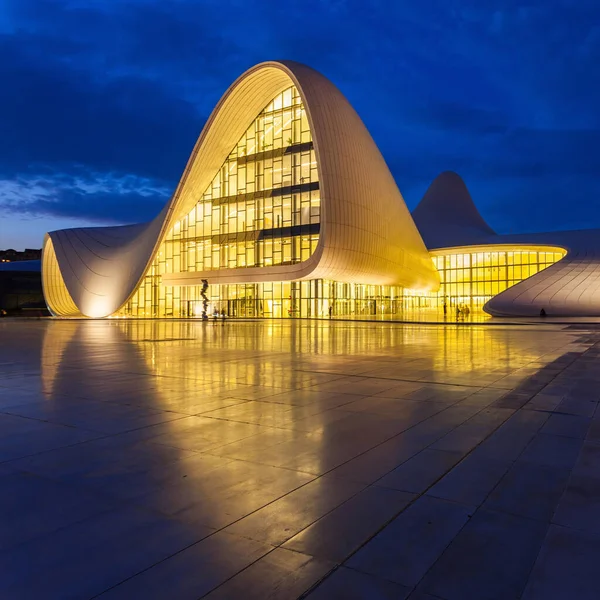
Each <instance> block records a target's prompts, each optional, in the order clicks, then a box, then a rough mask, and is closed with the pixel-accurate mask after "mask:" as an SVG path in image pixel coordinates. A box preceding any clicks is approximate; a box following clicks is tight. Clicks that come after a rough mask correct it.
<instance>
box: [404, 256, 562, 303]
mask: <svg viewBox="0 0 600 600" xmlns="http://www.w3.org/2000/svg"><path fill="white" fill-rule="evenodd" d="M566 253H567V252H566V250H564V249H563V248H558V247H555V246H509V247H502V246H467V247H463V248H450V249H445V250H436V251H432V252H431V256H432V258H433V262H434V264H435V266H436V268H437V270H438V273H439V274H440V280H441V285H440V289H439V291H438V292H437V293H436V294H422V293H420V292H411V291H409V290H407V291H406V292H405V295H406V297H407V301H406V302H405V307H406V308H436V309H440V308H442V307H443V305H444V302H445V303H446V305H447V307H460V306H468V307H469V309H470V310H472V311H473V310H476V311H477V310H481V309H482V308H483V306H484V305H485V304H486V303H487V302H488V301H489V300H491V299H492V298H493V297H494V296H497V295H498V294H500V293H502V292H503V291H504V290H507V289H508V288H510V287H512V286H513V285H516V284H518V283H520V282H521V281H523V280H525V279H528V278H529V277H532V276H533V275H535V274H536V273H539V272H540V271H543V270H544V269H547V268H548V267H550V266H551V265H553V264H554V263H556V262H558V261H559V260H561V259H562V258H563V257H564V256H565V255H566ZM410 297H412V298H413V300H412V301H411V300H408V298H410Z"/></svg>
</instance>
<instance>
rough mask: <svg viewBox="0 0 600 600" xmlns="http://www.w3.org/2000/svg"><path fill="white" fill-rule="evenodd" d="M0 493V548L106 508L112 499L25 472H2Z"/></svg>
mask: <svg viewBox="0 0 600 600" xmlns="http://www.w3.org/2000/svg"><path fill="white" fill-rule="evenodd" d="M0 481H1V482H2V493H1V494H0V514H1V515H2V519H1V524H0V550H5V549H7V548H11V547H13V546H16V545H18V544H21V543H23V542H26V541H29V540H32V539H35V538H36V537H39V536H41V535H45V534H48V533H50V532H53V531H56V530H58V529H60V528H62V527H65V526H67V525H70V524H71V523H75V522H77V521H80V520H83V519H85V518H87V517H90V516H92V515H94V514H99V513H101V512H104V511H107V510H109V509H111V508H113V507H114V506H115V505H116V501H115V500H114V499H112V498H110V497H108V496H106V495H104V494H101V493H97V492H93V491H91V490H88V489H86V488H84V487H81V486H76V485H70V484H66V483H62V482H58V481H53V480H51V479H47V478H43V477H39V476H36V475H31V474H28V473H11V474H7V475H4V476H3V477H2V478H1V479H0Z"/></svg>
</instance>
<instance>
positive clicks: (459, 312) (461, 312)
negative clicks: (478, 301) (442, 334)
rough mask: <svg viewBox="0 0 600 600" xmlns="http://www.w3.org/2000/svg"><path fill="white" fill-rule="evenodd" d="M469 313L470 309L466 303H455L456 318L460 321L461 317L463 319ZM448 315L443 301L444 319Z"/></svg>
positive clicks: (446, 306)
mask: <svg viewBox="0 0 600 600" xmlns="http://www.w3.org/2000/svg"><path fill="white" fill-rule="evenodd" d="M470 314H471V309H470V308H469V307H468V306H467V305H466V304H457V305H456V320H457V321H460V320H461V319H462V320H463V321H464V319H465V318H466V317H468V316H469V315H470ZM447 317H448V305H447V304H446V302H444V319H446V318H447Z"/></svg>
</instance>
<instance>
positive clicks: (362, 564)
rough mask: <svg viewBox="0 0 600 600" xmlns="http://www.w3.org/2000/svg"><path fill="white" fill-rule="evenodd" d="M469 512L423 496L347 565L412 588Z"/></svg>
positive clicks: (463, 522)
mask: <svg viewBox="0 0 600 600" xmlns="http://www.w3.org/2000/svg"><path fill="white" fill-rule="evenodd" d="M472 513H473V508H472V507H469V506H464V505H461V504H456V503H454V502H448V501H446V500H440V499H438V498H430V497H428V496H423V497H421V498H419V499H418V500H416V501H415V503H414V504H412V505H411V506H410V507H408V508H407V509H406V510H405V511H403V512H402V513H401V514H400V515H399V516H398V517H396V519H394V521H392V523H390V524H389V525H388V526H387V527H386V528H385V529H384V530H383V531H381V532H380V533H378V534H377V535H376V536H375V537H374V538H373V539H372V540H370V541H369V542H368V543H367V544H366V545H365V546H363V547H362V548H361V549H360V550H359V551H358V552H357V553H356V554H355V555H354V556H352V557H351V558H350V559H349V560H348V562H347V566H349V567H351V568H354V569H357V570H359V571H362V572H364V573H370V574H371V575H374V576H376V577H380V578H382V579H387V580H389V581H395V582H396V583H400V584H402V585H405V586H409V587H412V586H414V585H416V584H417V583H418V582H419V581H420V580H421V578H422V577H423V576H424V575H425V573H426V572H427V570H428V569H429V568H430V567H431V566H432V565H433V564H434V563H435V561H436V560H437V559H438V558H439V556H440V555H441V554H442V552H443V551H444V549H445V548H446V547H447V546H448V544H449V543H450V542H451V541H452V539H454V537H455V536H456V535H457V533H458V532H459V531H460V530H461V529H462V527H463V526H464V525H465V523H467V522H468V520H469V519H470V517H471V514H472Z"/></svg>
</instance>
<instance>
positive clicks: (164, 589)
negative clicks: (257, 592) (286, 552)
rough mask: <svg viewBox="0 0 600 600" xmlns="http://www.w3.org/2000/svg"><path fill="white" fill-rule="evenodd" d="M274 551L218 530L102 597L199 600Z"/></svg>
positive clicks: (114, 598) (128, 599) (106, 598)
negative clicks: (198, 599)
mask: <svg viewBox="0 0 600 600" xmlns="http://www.w3.org/2000/svg"><path fill="white" fill-rule="evenodd" d="M270 551H272V547H271V546H267V545H266V544H260V543H259V542H255V541H253V540H248V539H244V538H238V537H236V536H233V535H230V534H227V533H223V532H220V533H215V534H214V535H211V536H210V537H207V538H205V539H203V540H202V541H200V542H198V543H197V544H194V545H192V546H189V547H188V548H186V549H184V550H182V551H180V552H178V553H177V554H174V555H172V556H170V557H169V558H167V559H165V560H162V561H161V562H158V563H157V564H155V565H154V566H151V565H149V566H150V568H149V569H147V570H144V571H142V572H141V573H139V574H137V575H136V576H135V577H132V578H131V579H127V580H126V581H124V582H123V583H121V584H120V585H117V586H116V587H113V588H111V589H110V590H108V591H107V592H105V593H104V594H102V595H101V596H100V598H102V600H116V599H117V598H123V599H124V600H125V599H126V600H130V599H131V598H144V600H152V599H156V600H163V599H164V598H177V600H188V599H189V600H197V598H200V597H202V596H204V595H206V594H207V593H208V592H210V591H212V590H214V589H215V588H217V587H218V586H220V585H222V584H223V583H225V582H226V581H227V580H228V579H231V578H232V577H234V576H235V575H236V574H237V573H239V572H240V571H242V570H243V569H245V568H247V567H248V566H250V565H251V564H252V563H254V562H256V561H257V560H259V559H260V558H262V557H263V556H265V555H266V554H268V553H269V552H270Z"/></svg>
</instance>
